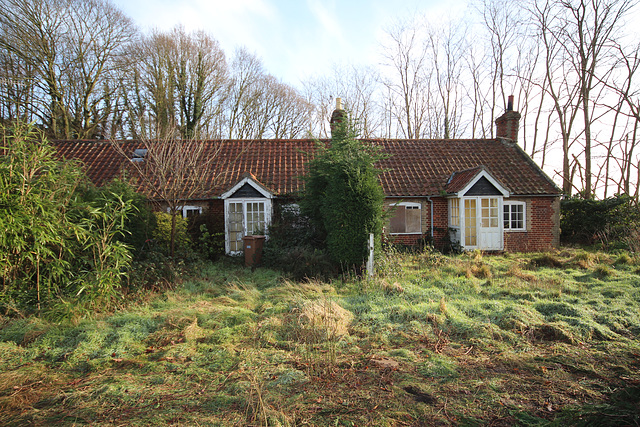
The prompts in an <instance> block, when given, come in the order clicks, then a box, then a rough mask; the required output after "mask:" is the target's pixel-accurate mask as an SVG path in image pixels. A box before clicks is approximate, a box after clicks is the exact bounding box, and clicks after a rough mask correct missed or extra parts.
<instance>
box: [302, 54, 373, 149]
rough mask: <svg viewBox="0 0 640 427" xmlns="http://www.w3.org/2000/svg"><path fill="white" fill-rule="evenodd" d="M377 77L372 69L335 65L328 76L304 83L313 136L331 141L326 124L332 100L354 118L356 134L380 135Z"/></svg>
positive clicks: (333, 105) (333, 103) (327, 123)
mask: <svg viewBox="0 0 640 427" xmlns="http://www.w3.org/2000/svg"><path fill="white" fill-rule="evenodd" d="M380 89H381V84H380V76H379V74H378V72H377V71H376V70H375V69H373V68H372V67H358V66H352V65H338V64H334V66H333V69H332V71H331V74H329V75H326V76H320V77H314V78H311V79H309V80H307V81H306V82H305V83H304V90H305V92H306V96H307V99H308V100H309V102H310V103H312V104H313V105H314V107H315V108H314V112H313V133H314V134H315V135H317V136H319V137H322V138H328V137H330V134H331V132H330V129H329V121H330V119H331V114H332V113H333V110H334V108H335V98H341V99H342V100H343V101H344V108H345V109H347V110H348V111H349V112H350V113H351V115H352V117H353V118H354V122H355V123H354V124H355V126H356V130H357V131H358V134H359V135H360V136H362V137H364V138H371V137H373V136H376V135H378V134H379V133H380V132H381V126H382V120H381V117H380V116H381V111H380V110H381V108H380V101H379V98H380Z"/></svg>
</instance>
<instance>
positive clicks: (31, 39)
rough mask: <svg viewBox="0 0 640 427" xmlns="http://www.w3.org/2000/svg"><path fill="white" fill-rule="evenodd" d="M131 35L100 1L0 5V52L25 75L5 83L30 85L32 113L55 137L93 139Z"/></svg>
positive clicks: (19, 0)
mask: <svg viewBox="0 0 640 427" xmlns="http://www.w3.org/2000/svg"><path fill="white" fill-rule="evenodd" d="M134 31H135V29H134V27H133V25H132V24H131V22H130V20H129V19H128V18H127V17H125V16H124V15H123V14H122V13H121V12H120V11H119V10H118V9H116V8H115V7H114V6H113V5H111V4H110V3H109V2H107V1H105V0H85V1H80V0H46V1H45V0H0V47H2V48H3V49H4V50H6V51H7V52H8V53H9V54H10V55H12V56H14V57H15V58H18V59H19V61H20V63H21V64H23V68H22V69H23V70H24V71H25V72H26V73H27V74H24V75H13V76H11V78H12V79H16V80H19V79H24V80H27V79H28V81H30V82H33V85H32V86H31V90H32V93H33V100H32V106H33V107H32V111H33V113H34V115H36V116H37V117H38V119H39V121H40V122H41V123H42V124H43V125H44V126H45V127H46V128H47V129H48V131H49V133H50V134H51V136H53V137H55V138H86V137H90V136H93V135H94V133H95V132H96V130H97V129H98V127H99V125H100V123H101V122H103V121H104V120H105V117H104V115H105V111H107V112H108V111H109V109H108V108H106V109H105V103H104V101H105V96H110V95H112V94H113V92H111V90H109V88H111V87H113V85H109V84H105V83H106V82H108V80H109V78H110V72H111V70H112V68H113V67H115V66H117V64H118V60H117V59H118V56H119V55H120V54H121V53H122V52H123V50H122V48H123V45H125V44H126V43H127V42H128V41H129V40H130V39H131V37H132V36H133V34H134ZM13 71H18V70H16V69H14V70H13ZM18 72H19V71H18Z"/></svg>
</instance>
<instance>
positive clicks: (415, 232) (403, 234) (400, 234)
mask: <svg viewBox="0 0 640 427" xmlns="http://www.w3.org/2000/svg"><path fill="white" fill-rule="evenodd" d="M415 234H418V235H420V234H422V232H421V231H414V232H411V233H389V235H390V236H407V235H415Z"/></svg>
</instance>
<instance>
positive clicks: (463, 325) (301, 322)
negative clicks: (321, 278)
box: [0, 250, 640, 426]
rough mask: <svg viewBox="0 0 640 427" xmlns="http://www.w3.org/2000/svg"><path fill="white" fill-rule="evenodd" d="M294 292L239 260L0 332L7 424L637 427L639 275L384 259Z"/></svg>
mask: <svg viewBox="0 0 640 427" xmlns="http://www.w3.org/2000/svg"><path fill="white" fill-rule="evenodd" d="M381 265H382V266H383V267H384V268H383V272H384V274H381V275H379V276H378V277H375V278H374V279H371V280H362V281H360V280H354V279H349V280H346V279H345V280H342V281H339V280H338V281H334V282H331V283H327V282H313V281H312V282H304V283H298V282H293V281H291V280H288V279H287V278H286V277H283V276H281V275H280V274H278V273H276V272H273V271H271V270H266V269H257V270H255V271H251V270H249V269H245V268H242V267H241V266H239V265H238V264H235V263H233V262H229V261H224V262H219V263H217V264H211V265H207V266H205V267H203V268H200V269H199V270H198V274H197V275H194V276H192V277H189V278H183V281H182V282H181V284H180V285H179V286H175V287H173V288H172V289H171V290H167V291H164V292H159V293H156V294H152V295H151V294H149V295H146V296H145V298H139V299H138V300H137V303H136V304H134V305H129V306H128V308H126V309H124V308H123V309H122V310H121V311H119V312H117V313H114V314H112V315H100V316H96V317H95V318H93V319H90V320H83V321H79V322H68V323H63V324H54V323H51V322H48V321H45V320H42V319H39V318H35V317H34V318H27V319H16V318H7V317H1V318H0V424H2V425H52V424H61V425H75V424H97V425H122V424H126V425H159V424H169V425H171V424H173V425H212V426H214V425H219V426H227V425H254V426H255V425H260V426H275V425H280V426H294V425H320V426H322V425H327V426H329V425H331V426H334V425H343V426H351V425H354V426H355V425H358V426H359V425H379V426H402V425H424V424H427V425H482V424H497V425H517V424H521V425H531V424H536V425H579V424H582V425H637V424H638V423H639V422H640V409H638V408H640V393H639V392H638V387H639V385H640V340H639V336H640V275H639V270H640V260H639V259H638V257H637V256H634V255H632V254H628V253H616V254H605V253H594V252H587V251H583V250H563V251H560V252H554V253H547V254H531V255H521V254H511V255H486V254H482V253H479V252H475V253H468V254H462V255H458V256H452V257H445V256H443V255H440V254H437V253H434V252H429V251H427V252H424V253H419V254H410V255H407V254H405V255H401V254H397V253H396V254H393V256H392V258H389V259H386V260H382V262H381Z"/></svg>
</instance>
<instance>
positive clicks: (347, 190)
mask: <svg viewBox="0 0 640 427" xmlns="http://www.w3.org/2000/svg"><path fill="white" fill-rule="evenodd" d="M343 119H345V120H342V121H341V122H340V123H337V124H336V125H335V128H334V130H333V135H332V139H331V144H330V145H329V146H328V147H327V146H325V145H323V144H322V143H318V145H319V147H318V152H317V154H316V156H315V158H314V159H313V160H312V161H311V162H310V165H309V175H308V176H307V180H306V186H305V194H304V197H303V199H302V201H301V205H300V207H301V209H302V213H303V214H305V215H307V216H308V217H309V218H310V220H311V222H312V224H313V225H314V226H315V229H316V230H317V231H318V233H319V237H320V239H321V240H322V241H323V242H324V244H325V245H326V248H327V250H328V252H329V254H330V256H331V258H332V259H333V261H334V262H337V263H339V264H341V265H342V266H343V268H353V267H355V268H356V269H358V268H360V267H361V266H362V264H363V262H364V260H365V259H366V257H367V239H368V236H369V233H374V235H376V236H380V234H381V233H382V227H383V201H384V193H383V191H382V187H381V186H380V182H379V180H378V176H379V174H380V170H379V169H377V168H376V166H375V165H376V163H377V162H378V161H379V160H380V159H382V158H383V155H382V154H381V153H380V151H379V148H378V147H376V146H374V145H371V144H369V143H367V142H364V141H360V140H358V139H357V138H356V137H357V135H356V133H355V130H354V126H353V123H352V122H351V120H349V117H348V116H347V114H344V115H343Z"/></svg>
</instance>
